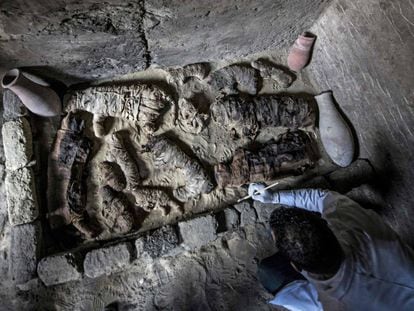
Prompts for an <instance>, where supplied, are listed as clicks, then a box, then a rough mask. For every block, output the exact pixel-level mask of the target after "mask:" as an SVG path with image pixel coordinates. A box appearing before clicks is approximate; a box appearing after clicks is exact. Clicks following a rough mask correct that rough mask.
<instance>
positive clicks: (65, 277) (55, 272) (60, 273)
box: [37, 253, 82, 286]
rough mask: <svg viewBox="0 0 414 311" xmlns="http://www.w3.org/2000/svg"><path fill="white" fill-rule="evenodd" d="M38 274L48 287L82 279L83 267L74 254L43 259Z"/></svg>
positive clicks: (38, 267)
mask: <svg viewBox="0 0 414 311" xmlns="http://www.w3.org/2000/svg"><path fill="white" fill-rule="evenodd" d="M37 274H38V275H39V278H40V279H41V280H42V282H43V283H45V285H46V286H51V285H56V284H62V283H66V282H70V281H76V280H79V279H80V278H81V277H82V273H81V267H80V266H79V263H78V260H77V258H76V256H75V255H74V254H72V253H65V254H60V255H54V256H49V257H45V258H43V259H42V260H41V261H40V262H39V264H38V266H37Z"/></svg>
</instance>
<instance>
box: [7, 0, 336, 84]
mask: <svg viewBox="0 0 414 311" xmlns="http://www.w3.org/2000/svg"><path fill="white" fill-rule="evenodd" d="M328 2H330V1H329V0H317V1H312V0H291V1H281V0H279V1H274V0H265V1H260V2H258V1H247V0H227V1H213V0H208V1H196V0H186V1H179V0H175V1H160V0H145V1H123V0H108V1H105V2H101V1H97V0H85V1H78V0H58V1H52V0H39V1H29V0H17V1H12V0H4V1H1V3H0V67H2V66H4V67H9V68H10V67H22V66H25V67H26V66H27V67H35V68H32V71H35V72H36V71H37V72H39V71H40V72H41V73H45V74H47V75H48V76H52V77H55V78H59V79H62V80H64V81H65V82H67V83H72V82H78V81H81V80H91V79H96V78H100V77H112V76H114V75H117V74H125V73H129V72H134V71H139V70H142V69H145V68H147V67H148V66H149V65H151V64H161V65H184V64H188V63H194V62H198V61H209V60H222V59H230V58H234V57H240V56H245V55H247V54H249V53H254V52H261V51H263V50H267V49H274V48H279V47H280V46H283V45H284V46H286V45H287V44H290V42H291V41H292V40H293V38H294V37H295V36H296V35H297V34H298V33H299V32H301V31H303V30H305V29H306V28H308V27H309V26H310V25H312V23H313V22H314V20H315V19H316V17H317V16H318V15H319V14H320V13H321V11H322V9H323V8H324V7H325V6H326V4H327V3H328Z"/></svg>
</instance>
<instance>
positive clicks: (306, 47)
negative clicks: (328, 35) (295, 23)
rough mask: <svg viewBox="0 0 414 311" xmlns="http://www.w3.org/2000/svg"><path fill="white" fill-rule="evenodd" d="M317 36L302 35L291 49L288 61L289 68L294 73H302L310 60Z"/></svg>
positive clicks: (306, 33) (307, 33)
mask: <svg viewBox="0 0 414 311" xmlns="http://www.w3.org/2000/svg"><path fill="white" fill-rule="evenodd" d="M315 39H316V36H315V35H313V34H311V33H309V32H304V33H302V34H301V35H300V36H299V37H298V38H297V39H296V41H295V43H294V44H293V46H292V47H291V49H290V52H289V56H288V59H287V63H288V67H289V68H290V69H291V70H293V71H300V70H301V69H302V68H303V67H305V66H306V65H307V64H308V63H309V60H310V56H311V53H312V47H313V43H314V42H315Z"/></svg>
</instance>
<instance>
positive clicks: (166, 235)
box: [135, 226, 180, 258]
mask: <svg viewBox="0 0 414 311" xmlns="http://www.w3.org/2000/svg"><path fill="white" fill-rule="evenodd" d="M179 243H180V241H179V237H178V234H177V230H176V228H175V227H174V226H164V227H161V228H159V229H156V230H155V231H153V232H151V233H150V234H148V235H146V236H143V237H140V238H139V239H137V240H136V241H135V247H136V250H137V258H140V257H141V256H146V255H147V256H149V257H151V258H157V257H161V256H164V255H166V254H168V253H169V252H170V251H171V250H173V249H174V248H176V247H177V246H178V245H179Z"/></svg>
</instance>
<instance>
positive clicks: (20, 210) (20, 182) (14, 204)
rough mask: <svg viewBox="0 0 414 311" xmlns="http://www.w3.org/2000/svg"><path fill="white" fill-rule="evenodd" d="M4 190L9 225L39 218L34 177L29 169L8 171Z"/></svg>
mask: <svg viewBox="0 0 414 311" xmlns="http://www.w3.org/2000/svg"><path fill="white" fill-rule="evenodd" d="M5 188H6V198H7V208H8V214H9V222H10V224H12V225H13V226H16V225H21V224H26V223H30V222H32V221H34V220H35V219H36V218H37V217H38V216H39V208H38V204H37V200H36V190H35V183H34V175H33V171H32V169H31V168H30V167H24V168H21V169H18V170H15V171H9V172H8V173H7V175H6V180H5Z"/></svg>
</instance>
